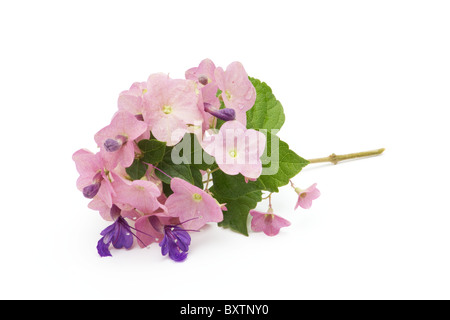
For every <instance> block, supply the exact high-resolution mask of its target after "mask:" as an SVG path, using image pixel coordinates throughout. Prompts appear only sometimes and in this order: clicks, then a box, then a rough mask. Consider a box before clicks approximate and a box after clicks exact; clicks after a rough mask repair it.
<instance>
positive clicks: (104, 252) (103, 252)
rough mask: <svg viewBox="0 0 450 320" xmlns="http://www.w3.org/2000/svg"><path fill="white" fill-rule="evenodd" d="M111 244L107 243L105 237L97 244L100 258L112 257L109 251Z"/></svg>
mask: <svg viewBox="0 0 450 320" xmlns="http://www.w3.org/2000/svg"><path fill="white" fill-rule="evenodd" d="M109 244H110V243H109V242H108V243H105V237H103V238H101V239H100V240H99V241H98V243H97V252H98V254H99V255H100V257H112V255H111V252H110V251H109Z"/></svg>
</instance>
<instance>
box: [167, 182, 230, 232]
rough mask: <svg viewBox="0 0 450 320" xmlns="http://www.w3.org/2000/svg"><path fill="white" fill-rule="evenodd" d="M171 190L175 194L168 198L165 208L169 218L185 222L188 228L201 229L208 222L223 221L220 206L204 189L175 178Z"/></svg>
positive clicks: (171, 183)
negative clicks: (176, 218)
mask: <svg viewBox="0 0 450 320" xmlns="http://www.w3.org/2000/svg"><path fill="white" fill-rule="evenodd" d="M170 188H171V189H172V191H173V193H172V194H171V195H170V196H169V197H168V198H167V200H166V203H165V206H166V207H167V210H168V213H169V216H173V217H178V218H179V219H180V221H185V222H184V226H185V227H186V228H189V229H200V228H201V227H203V226H204V225H205V224H206V223H208V222H220V221H222V220H223V213H222V210H221V206H220V204H218V203H217V201H216V200H215V199H214V198H213V197H212V196H211V195H209V194H208V193H206V192H205V191H203V190H202V189H200V188H198V187H196V186H194V185H192V184H190V183H189V182H187V181H185V180H183V179H180V178H173V179H172V181H171V182H170Z"/></svg>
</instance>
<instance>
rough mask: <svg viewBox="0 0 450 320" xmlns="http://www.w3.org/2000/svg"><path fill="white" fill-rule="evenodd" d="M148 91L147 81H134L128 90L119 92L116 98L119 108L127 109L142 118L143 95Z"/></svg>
mask: <svg viewBox="0 0 450 320" xmlns="http://www.w3.org/2000/svg"><path fill="white" fill-rule="evenodd" d="M147 92H148V88H147V82H135V83H133V84H132V85H131V87H130V89H129V90H126V91H123V92H121V93H120V95H119V98H118V99H117V105H118V107H119V110H122V111H128V112H129V113H131V114H133V115H134V116H135V117H136V118H137V119H140V120H143V115H142V114H143V112H144V95H145V94H146V93H147Z"/></svg>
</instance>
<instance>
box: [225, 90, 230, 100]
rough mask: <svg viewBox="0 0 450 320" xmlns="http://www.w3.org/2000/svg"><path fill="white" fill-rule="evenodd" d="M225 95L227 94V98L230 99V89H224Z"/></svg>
mask: <svg viewBox="0 0 450 320" xmlns="http://www.w3.org/2000/svg"><path fill="white" fill-rule="evenodd" d="M225 95H226V96H227V99H228V100H231V93H230V91H228V90H226V91H225Z"/></svg>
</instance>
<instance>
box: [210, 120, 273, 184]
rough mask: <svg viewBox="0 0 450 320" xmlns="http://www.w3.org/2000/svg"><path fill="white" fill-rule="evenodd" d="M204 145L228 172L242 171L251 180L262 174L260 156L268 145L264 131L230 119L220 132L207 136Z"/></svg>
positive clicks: (236, 172) (234, 173)
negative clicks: (248, 127)
mask: <svg viewBox="0 0 450 320" xmlns="http://www.w3.org/2000/svg"><path fill="white" fill-rule="evenodd" d="M202 145H203V149H204V150H205V151H206V152H207V153H208V154H210V155H211V156H213V157H215V159H216V163H217V164H218V165H219V168H220V169H221V170H222V171H223V172H225V173H226V174H229V175H236V174H239V173H241V174H242V175H243V176H244V177H246V178H248V179H250V180H251V179H257V178H258V177H259V176H260V175H261V172H262V163H261V159H260V157H261V155H262V154H263V152H264V149H265V146H266V136H265V135H264V134H263V133H261V132H259V131H256V130H253V129H247V128H246V127H245V126H244V125H243V124H242V123H240V122H238V121H228V122H226V123H225V124H223V125H222V127H221V128H220V131H219V133H218V134H216V135H212V136H210V137H207V138H205V139H204V140H203V144H202Z"/></svg>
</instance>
